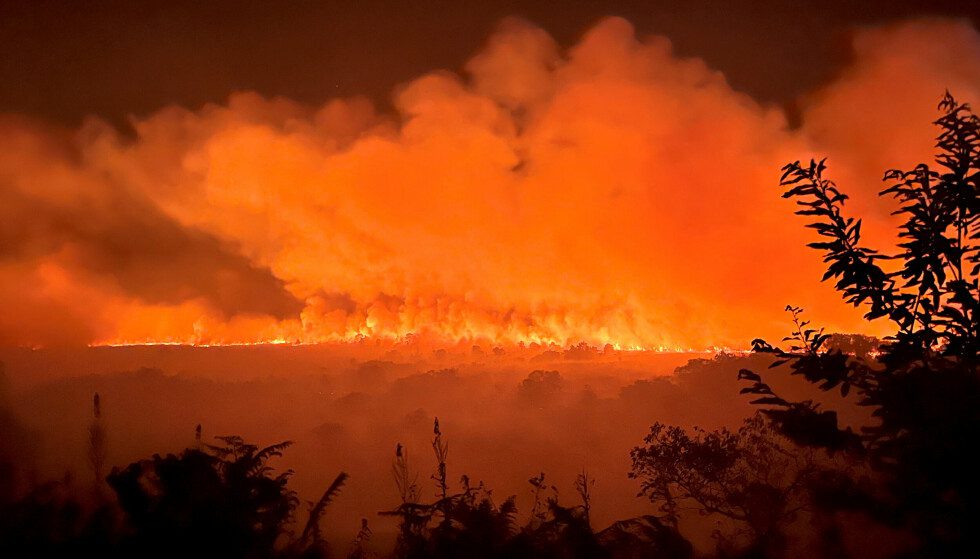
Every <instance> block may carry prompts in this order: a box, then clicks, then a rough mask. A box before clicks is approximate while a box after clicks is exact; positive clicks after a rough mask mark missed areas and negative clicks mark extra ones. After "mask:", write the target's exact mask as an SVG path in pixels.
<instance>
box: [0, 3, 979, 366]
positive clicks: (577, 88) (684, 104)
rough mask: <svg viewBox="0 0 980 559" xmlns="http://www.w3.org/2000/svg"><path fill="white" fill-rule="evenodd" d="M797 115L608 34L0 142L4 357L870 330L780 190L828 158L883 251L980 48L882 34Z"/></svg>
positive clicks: (650, 45)
mask: <svg viewBox="0 0 980 559" xmlns="http://www.w3.org/2000/svg"><path fill="white" fill-rule="evenodd" d="M854 52H855V55H854V60H853V62H852V63H851V65H850V66H849V67H847V68H845V69H844V70H843V71H842V72H841V73H840V74H839V75H838V76H836V77H835V78H834V80H833V81H831V82H829V83H827V84H826V85H825V86H823V87H822V88H820V89H819V90H816V91H813V92H811V93H809V94H807V95H806V96H804V97H803V98H802V99H800V100H799V106H800V107H801V111H802V116H803V124H802V126H801V127H799V128H798V129H791V128H790V127H789V126H788V124H787V119H786V116H785V115H784V113H783V111H782V110H781V109H779V108H778V107H773V106H767V105H764V104H760V103H759V102H757V101H755V100H754V99H752V98H751V97H750V96H748V95H746V94H743V93H740V92H738V91H735V90H733V89H732V88H731V87H730V86H729V85H728V83H727V82H726V79H725V76H724V75H723V74H721V73H720V72H718V71H716V70H713V69H712V68H710V67H708V66H707V65H706V64H705V63H704V62H703V61H701V60H699V59H696V58H679V57H677V56H675V55H674V54H673V53H672V49H671V45H670V42H669V40H668V39H666V38H664V37H656V36H654V37H636V36H635V34H634V31H633V28H632V26H631V25H630V23H629V22H627V21H625V20H623V19H616V18H609V19H605V20H603V21H600V22H598V23H597V24H596V25H595V26H594V27H593V28H592V29H591V30H589V31H588V32H587V33H586V34H585V35H584V36H583V37H582V39H581V40H580V41H579V42H578V44H576V45H574V46H573V47H571V48H569V49H561V48H559V47H558V46H557V44H556V43H555V42H554V41H553V39H552V38H551V37H550V36H549V34H548V33H547V31H545V30H542V29H540V28H537V27H535V26H533V25H531V24H529V23H526V22H523V21H521V20H516V19H510V20H505V21H504V22H502V23H501V24H500V26H499V29H498V30H497V32H496V33H495V34H493V35H492V36H491V38H490V39H489V41H488V42H487V44H486V45H485V46H484V47H483V48H482V50H480V51H479V52H477V53H475V54H474V55H473V56H472V57H471V58H470V59H469V61H468V62H467V63H466V65H465V72H463V73H462V74H455V73H451V72H448V71H444V72H433V73H430V74H427V75H422V76H418V77H417V78H415V79H413V80H411V81H408V82H406V83H404V84H402V85H401V86H400V87H399V88H397V90H396V91H395V92H393V100H394V102H393V104H394V107H395V109H396V111H397V114H395V115H390V114H387V113H382V112H380V111H378V110H377V109H376V108H375V107H374V106H373V105H372V103H371V102H369V101H367V100H366V99H365V98H356V97H355V98H344V99H334V100H330V101H328V102H326V103H324V104H323V105H321V106H308V105H303V104H299V103H297V102H294V101H292V100H289V99H284V98H273V99H268V98H263V97H261V96H259V95H258V94H255V93H251V92H241V93H237V94H234V95H232V96H231V98H230V99H228V100H226V101H224V102H220V103H216V104H209V105H206V106H204V107H202V108H200V109H198V110H189V109H186V108H181V107H176V106H175V107H169V108H165V109H162V110H159V111H157V112H155V113H152V114H150V115H148V116H145V117H140V118H135V117H134V118H133V121H132V126H133V128H134V129H135V131H136V133H135V137H132V138H130V137H124V136H121V135H120V134H119V133H118V132H116V131H115V129H114V128H113V127H111V126H110V125H108V124H106V123H105V122H103V121H100V120H99V119H96V118H91V119H88V120H87V121H86V122H85V123H83V124H82V125H81V126H80V127H78V128H74V129H67V128H61V127H56V126H53V125H49V124H42V123H40V122H38V121H35V120H32V119H30V118H27V117H22V116H16V115H7V116H2V117H0V134H2V136H3V138H4V149H3V150H2V151H0V305H2V307H3V308H4V312H3V313H2V314H0V344H3V345H31V346H37V345H41V346H45V345H62V344H91V343H109V342H188V343H191V342H193V343H234V342H256V341H269V340H276V339H282V340H287V341H302V342H316V341H327V340H329V341H334V340H338V339H350V338H354V337H356V336H358V335H362V336H368V337H373V336H382V337H403V336H405V335H408V334H413V333H414V334H419V335H422V336H424V337H431V338H433V339H434V340H437V341H438V340H446V341H456V340H459V339H470V338H480V339H489V340H491V341H493V342H501V343H502V342H517V341H554V342H557V343H560V344H567V343H574V342H578V341H587V342H590V343H596V344H604V343H614V344H617V345H619V346H621V347H630V346H640V347H647V348H655V347H668V348H705V347H709V346H729V347H745V346H747V345H748V342H749V340H751V339H752V338H754V337H758V336H767V337H770V338H776V339H778V338H779V337H780V336H781V335H782V334H783V332H784V331H785V330H786V329H787V320H786V317H785V316H784V313H783V311H782V309H783V307H784V306H785V305H786V304H794V305H798V306H803V307H806V308H807V309H808V311H810V316H811V318H812V319H813V320H814V321H815V322H817V323H821V324H825V325H826V326H827V327H828V328H829V329H830V330H831V331H835V330H836V331H858V330H864V331H870V332H872V333H874V330H873V329H871V330H868V328H867V327H866V326H864V325H862V322H861V320H860V313H859V312H856V311H854V310H853V309H850V308H848V307H846V306H845V305H844V304H843V303H840V302H839V299H838V297H837V295H836V293H835V292H834V291H833V289H832V288H831V286H830V285H821V284H820V283H819V278H820V275H821V273H822V268H821V263H820V256H819V254H818V253H816V252H813V251H810V250H808V249H806V248H805V247H804V244H805V243H806V242H807V241H808V240H809V239H811V237H810V235H809V234H808V232H807V231H806V230H805V229H804V228H803V224H804V221H803V220H802V219H801V218H798V217H796V216H793V215H792V210H793V206H792V204H791V203H790V202H788V201H786V200H783V199H781V198H780V196H779V194H780V190H779V187H778V184H777V183H778V177H779V168H780V167H781V166H782V165H783V164H784V163H786V162H788V161H792V160H794V159H802V158H808V157H811V156H822V155H827V156H829V158H830V159H829V165H830V169H831V172H832V174H833V175H834V177H836V178H837V179H838V181H839V183H840V184H841V186H842V187H843V188H844V190H846V191H848V192H849V193H851V194H852V197H853V201H852V203H850V207H851V209H852V210H853V211H854V212H856V213H859V214H860V215H863V216H865V227H864V231H865V234H866V235H867V236H868V237H869V241H870V242H874V241H878V242H882V243H884V242H887V241H888V240H889V239H888V235H887V231H888V220H889V217H888V212H890V211H891V210H892V209H893V208H892V207H891V206H890V203H889V202H887V201H883V200H882V201H879V200H876V198H875V193H876V192H877V191H878V190H879V189H880V188H881V183H880V177H881V174H882V172H883V171H884V170H885V169H886V168H890V167H896V166H898V167H906V166H911V165H913V164H914V163H915V162H917V161H920V160H925V159H927V158H928V157H929V153H930V148H931V144H932V137H933V136H934V131H933V130H932V128H931V126H930V124H929V123H930V122H931V120H933V119H934V118H935V115H936V113H935V110H934V109H935V105H936V102H937V101H938V99H939V97H940V96H941V94H942V92H943V90H944V89H945V88H949V89H950V90H951V91H952V92H953V93H954V94H955V95H956V96H957V98H959V99H960V100H961V101H967V102H974V103H976V102H980V34H978V32H977V30H976V29H974V28H973V27H972V26H971V25H970V24H968V23H964V22H957V21H951V20H917V21H909V22H906V23H902V24H894V25H890V26H887V27H879V28H869V29H864V30H860V31H858V32H857V33H855V35H854Z"/></svg>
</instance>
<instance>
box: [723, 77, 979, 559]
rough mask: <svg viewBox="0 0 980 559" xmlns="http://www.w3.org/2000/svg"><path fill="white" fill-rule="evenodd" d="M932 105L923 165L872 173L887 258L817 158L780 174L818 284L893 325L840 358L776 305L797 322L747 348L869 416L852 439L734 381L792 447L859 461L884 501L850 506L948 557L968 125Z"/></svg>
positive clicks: (971, 238) (957, 449)
mask: <svg viewBox="0 0 980 559" xmlns="http://www.w3.org/2000/svg"><path fill="white" fill-rule="evenodd" d="M939 110H940V112H941V116H940V118H939V119H938V120H936V121H935V124H936V125H937V126H938V128H939V129H940V133H939V136H938V137H937V142H936V147H937V150H938V152H937V155H936V158H935V166H930V165H928V164H925V163H921V164H919V165H917V166H916V167H914V168H913V169H911V170H907V171H906V170H890V171H888V172H886V173H885V176H884V180H885V181H887V182H888V183H889V185H888V186H887V188H885V189H884V190H882V191H881V195H882V196H892V197H894V198H895V199H896V200H897V201H898V202H899V204H900V207H899V209H898V210H897V211H896V212H895V214H896V215H899V216H901V217H902V218H903V219H904V221H903V223H902V224H901V225H900V226H899V229H898V237H899V239H900V242H899V244H898V249H899V250H898V251H897V253H895V254H892V255H886V254H882V253H880V252H878V251H876V250H873V249H870V248H867V247H865V246H863V245H862V243H861V220H860V219H857V220H855V219H854V218H852V217H846V216H845V214H844V203H845V200H847V196H846V195H845V194H843V193H842V192H841V191H840V190H839V189H838V188H837V186H836V185H835V184H834V182H833V181H831V180H829V179H827V178H826V177H825V171H826V165H825V162H824V161H819V162H817V161H810V162H809V164H806V165H804V164H801V163H800V162H799V161H797V162H794V163H790V164H788V165H786V166H785V167H784V168H783V176H782V180H781V185H783V186H787V187H789V189H788V190H787V191H786V192H785V194H784V195H783V196H784V197H786V198H792V199H794V200H795V201H796V203H797V205H798V206H800V209H799V210H797V211H796V213H797V214H799V215H803V216H808V217H812V218H814V221H812V222H811V223H809V224H808V225H807V227H809V228H812V229H814V230H815V231H816V232H817V234H818V235H820V236H821V237H822V240H820V241H817V242H813V243H810V245H809V246H810V247H812V248H815V249H818V250H821V251H823V252H824V261H825V262H826V263H827V265H828V266H827V272H826V273H825V274H824V278H823V279H824V280H828V279H831V278H833V279H835V280H836V283H835V287H836V289H837V290H838V291H840V292H841V293H842V295H843V297H844V299H845V301H847V302H848V303H851V304H853V305H855V306H864V307H865V308H866V309H867V312H866V314H865V317H866V318H867V319H868V320H887V321H889V322H890V323H891V324H892V327H893V328H894V333H893V334H892V335H890V336H889V337H887V338H886V339H885V341H884V343H883V344H882V345H881V346H880V355H878V356H877V357H876V358H872V357H870V356H867V357H861V356H850V355H847V354H844V353H843V352H841V351H840V350H839V349H829V350H828V349H827V347H826V345H825V342H826V341H827V339H828V338H829V336H828V335H827V334H824V333H823V330H821V329H816V328H812V327H808V324H809V323H808V322H806V321H803V320H801V319H800V315H801V312H802V310H801V309H797V308H795V307H787V308H788V310H790V311H791V312H792V313H793V318H794V321H795V323H796V324H797V328H796V331H795V332H794V334H793V335H792V336H790V337H788V338H786V339H785V340H784V341H791V342H792V344H791V347H789V348H788V349H781V348H779V347H774V346H772V345H770V344H768V343H767V342H765V341H764V340H758V339H757V340H754V341H753V348H754V350H755V351H758V352H766V353H771V354H773V355H774V356H775V361H774V362H773V365H772V366H773V367H777V366H780V365H788V366H789V369H790V371H791V373H792V374H794V375H799V376H802V377H803V378H804V379H805V380H806V381H808V382H811V383H815V384H817V386H819V388H821V389H822V390H840V393H841V394H842V395H843V396H845V397H847V396H849V395H850V394H852V393H855V394H856V398H857V402H858V403H859V404H860V405H862V406H868V407H870V408H871V409H872V413H873V416H874V418H875V420H876V421H875V423H874V424H873V425H871V426H869V427H866V428H865V429H864V430H863V431H862V433H861V434H860V436H859V435H856V434H854V433H851V432H850V431H849V430H846V429H841V428H840V426H839V425H838V421H837V416H836V413H834V412H833V411H832V410H822V409H819V406H818V405H816V404H814V403H813V402H790V401H787V400H784V399H783V398H781V397H780V396H779V395H777V394H775V393H774V391H773V390H772V388H771V387H770V386H769V385H768V384H767V383H766V382H764V380H763V378H762V376H761V375H759V374H758V373H755V372H753V371H748V370H743V371H741V372H740V374H739V376H740V378H742V379H743V380H746V381H748V382H749V383H750V385H749V386H747V387H746V388H744V389H743V390H742V392H743V393H748V394H755V395H758V396H759V397H758V398H757V399H755V400H754V401H753V403H755V404H759V405H763V406H766V409H765V411H764V413H766V414H767V415H768V416H769V417H770V418H771V419H772V420H773V421H774V423H775V424H776V425H777V426H778V428H779V429H780V430H781V431H782V432H783V433H784V434H786V435H787V436H788V437H790V438H791V439H793V440H794V441H796V442H798V443H800V444H803V445H808V446H815V447H822V448H825V449H828V450H830V451H839V450H843V449H853V450H858V451H860V452H863V453H865V454H866V455H867V457H868V458H869V460H870V463H871V464H872V465H873V466H874V467H875V468H876V470H877V471H878V472H879V474H880V475H881V476H883V479H884V487H885V488H886V490H887V495H886V496H885V497H879V498H877V499H857V500H856V502H861V503H864V506H870V507H873V508H877V509H878V510H879V511H880V510H889V511H892V512H893V513H894V515H893V518H892V519H891V520H892V521H893V522H895V523H898V524H901V525H903V526H905V527H907V528H909V529H912V530H914V531H915V532H916V533H917V534H918V535H919V537H920V538H921V540H922V542H921V549H920V552H921V553H922V554H923V555H926V556H960V555H961V554H964V553H967V548H968V547H969V546H971V545H973V543H974V542H972V540H971V539H970V534H971V530H972V529H973V527H975V526H976V524H977V520H978V519H980V488H978V478H977V475H976V471H975V468H974V467H973V460H972V453H973V452H974V451H975V450H976V440H977V436H978V434H980V406H978V405H977V404H978V402H980V369H978V360H977V352H978V339H980V324H978V318H980V316H978V312H980V299H978V291H980V290H978V271H980V218H978V213H980V119H978V118H977V116H976V115H974V114H973V112H972V111H971V109H970V107H969V106H968V105H965V104H960V103H958V102H957V101H956V100H955V99H954V98H953V97H952V96H951V95H950V94H949V93H948V92H947V93H946V94H945V95H944V96H943V98H942V101H941V102H940V103H939ZM872 503H876V504H872ZM869 504H870V505H869Z"/></svg>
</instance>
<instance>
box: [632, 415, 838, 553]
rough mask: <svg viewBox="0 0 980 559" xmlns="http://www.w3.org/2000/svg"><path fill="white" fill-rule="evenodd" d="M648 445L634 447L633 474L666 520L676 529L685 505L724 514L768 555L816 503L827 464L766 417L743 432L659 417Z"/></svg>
mask: <svg viewBox="0 0 980 559" xmlns="http://www.w3.org/2000/svg"><path fill="white" fill-rule="evenodd" d="M644 442H645V443H646V444H645V445H644V446H640V447H636V448H634V449H633V450H632V452H631V453H630V456H631V458H632V461H633V468H632V471H631V472H630V477H631V478H634V479H638V480H640V495H641V496H645V497H647V498H648V499H650V500H651V501H652V502H653V503H654V504H657V505H658V507H659V511H660V513H661V516H660V517H659V519H660V520H661V521H662V522H664V523H666V524H668V525H670V526H672V527H674V528H676V527H677V525H678V522H679V520H680V516H681V511H682V510H683V509H684V508H691V506H692V504H693V506H694V508H696V509H697V510H698V512H699V513H700V514H718V515H721V516H724V517H726V518H728V519H731V520H734V521H736V522H737V523H738V524H739V525H741V526H744V532H745V533H746V535H748V537H749V547H750V548H751V549H754V550H758V552H759V553H762V554H764V555H766V556H773V555H778V554H779V552H781V550H782V548H783V547H784V542H783V529H784V528H785V526H786V524H788V523H789V522H791V521H792V520H794V519H795V518H796V515H797V514H798V513H799V512H800V511H803V510H806V509H807V508H808V507H809V505H810V499H809V488H810V482H811V480H812V479H813V477H814V476H815V475H816V474H817V472H819V471H820V466H818V464H817V462H816V461H815V460H814V457H813V456H812V455H811V453H809V452H807V451H805V450H802V449H799V448H797V447H795V446H794V445H792V444H791V443H790V442H789V441H788V440H787V439H786V438H785V437H783V436H781V435H780V434H779V433H778V432H776V431H775V430H774V429H773V427H772V425H771V424H770V422H769V421H767V419H766V418H765V417H764V416H761V415H759V414H756V415H755V416H753V417H752V418H750V419H748V420H746V422H745V424H744V425H743V426H742V427H741V428H740V429H738V430H737V431H734V432H733V431H730V430H728V429H721V430H718V431H705V430H703V429H700V428H695V429H694V430H693V433H689V432H687V431H686V430H684V429H682V428H680V427H675V426H668V425H664V424H662V423H656V424H654V425H653V426H652V427H651V428H650V433H649V434H648V435H647V436H646V438H645V439H644Z"/></svg>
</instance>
